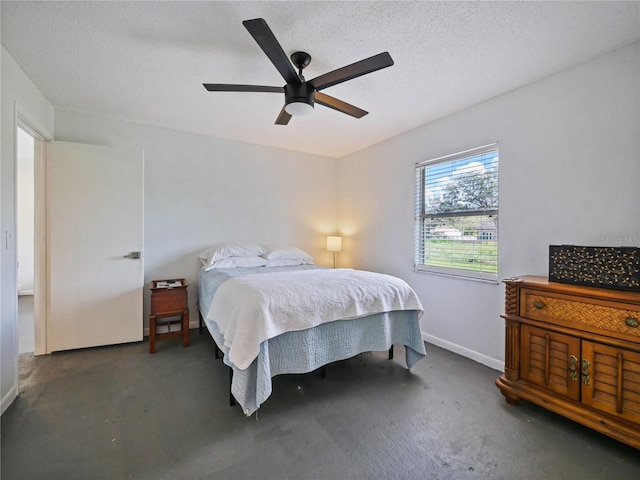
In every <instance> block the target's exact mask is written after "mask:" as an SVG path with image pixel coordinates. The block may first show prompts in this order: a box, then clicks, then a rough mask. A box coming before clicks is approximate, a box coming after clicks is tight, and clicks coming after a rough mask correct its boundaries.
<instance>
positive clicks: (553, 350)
mask: <svg viewBox="0 0 640 480" xmlns="http://www.w3.org/2000/svg"><path fill="white" fill-rule="evenodd" d="M521 354H522V356H521V365H520V376H521V377H522V379H524V380H526V381H528V382H531V383H534V384H536V385H540V386H542V387H545V388H547V389H549V390H551V391H553V392H556V393H559V394H560V395H563V396H565V397H568V398H570V399H572V400H580V339H579V338H577V337H572V336H570V335H563V334H561V333H557V332H551V331H549V330H544V329H541V328H535V327H531V326H529V325H522V328H521Z"/></svg>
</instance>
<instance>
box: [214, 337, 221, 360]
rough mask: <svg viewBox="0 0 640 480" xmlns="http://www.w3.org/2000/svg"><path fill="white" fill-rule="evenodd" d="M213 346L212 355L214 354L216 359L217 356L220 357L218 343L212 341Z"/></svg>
mask: <svg viewBox="0 0 640 480" xmlns="http://www.w3.org/2000/svg"><path fill="white" fill-rule="evenodd" d="M213 346H214V353H213V355H214V356H215V358H216V360H217V359H218V358H220V349H219V348H218V344H217V343H216V342H215V341H214V342H213Z"/></svg>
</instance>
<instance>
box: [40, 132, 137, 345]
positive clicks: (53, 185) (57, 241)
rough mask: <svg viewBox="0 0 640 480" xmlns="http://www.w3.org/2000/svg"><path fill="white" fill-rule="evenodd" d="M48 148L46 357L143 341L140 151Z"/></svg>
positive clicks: (56, 144)
mask: <svg viewBox="0 0 640 480" xmlns="http://www.w3.org/2000/svg"><path fill="white" fill-rule="evenodd" d="M47 148H48V150H47V167H46V168H47V172H46V175H47V180H46V189H47V192H46V196H47V245H48V248H47V257H48V259H49V262H48V264H49V265H48V266H49V268H48V285H47V286H48V312H47V319H48V321H47V351H49V352H54V351H59V350H68V349H74V348H84V347H94V346H99V345H111V344H116V343H124V342H134V341H140V340H142V328H143V327H142V325H143V313H142V302H143V284H144V269H143V254H142V252H143V181H144V178H143V174H144V159H143V152H142V151H138V152H123V151H121V150H115V149H112V148H109V147H100V146H96V145H84V144H76V143H66V142H50V143H48V145H47ZM131 252H139V253H140V257H139V258H130V257H135V254H133V255H130V254H131ZM127 255H129V258H128V257H127Z"/></svg>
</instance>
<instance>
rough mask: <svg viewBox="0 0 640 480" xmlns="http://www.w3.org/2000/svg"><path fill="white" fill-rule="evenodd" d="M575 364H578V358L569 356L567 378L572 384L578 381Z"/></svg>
mask: <svg viewBox="0 0 640 480" xmlns="http://www.w3.org/2000/svg"><path fill="white" fill-rule="evenodd" d="M576 363H578V357H576V356H575V355H571V360H570V361H569V372H570V373H569V377H570V378H571V380H573V381H574V382H577V381H578V372H577V369H576Z"/></svg>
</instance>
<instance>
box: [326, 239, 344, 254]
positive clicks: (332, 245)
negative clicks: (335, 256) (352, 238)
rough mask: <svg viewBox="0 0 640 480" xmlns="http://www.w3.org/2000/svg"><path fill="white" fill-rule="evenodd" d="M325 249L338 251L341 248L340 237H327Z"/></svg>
mask: <svg viewBox="0 0 640 480" xmlns="http://www.w3.org/2000/svg"><path fill="white" fill-rule="evenodd" d="M327 250H329V251H330V252H340V251H341V250H342V237H327Z"/></svg>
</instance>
